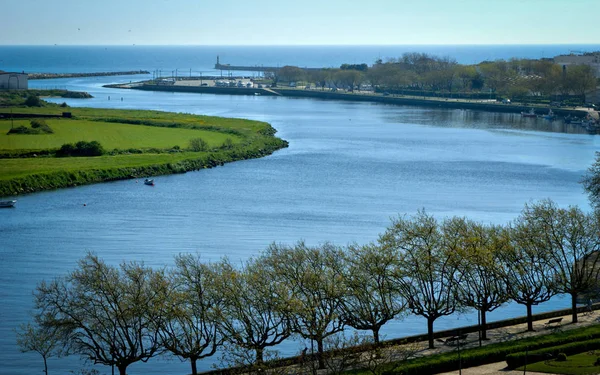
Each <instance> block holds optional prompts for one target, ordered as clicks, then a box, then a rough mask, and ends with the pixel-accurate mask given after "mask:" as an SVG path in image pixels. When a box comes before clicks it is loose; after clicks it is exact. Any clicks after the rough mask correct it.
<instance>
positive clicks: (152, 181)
mask: <svg viewBox="0 0 600 375" xmlns="http://www.w3.org/2000/svg"><path fill="white" fill-rule="evenodd" d="M144 185H151V186H154V180H152V179H149V178H147V179H145V180H144Z"/></svg>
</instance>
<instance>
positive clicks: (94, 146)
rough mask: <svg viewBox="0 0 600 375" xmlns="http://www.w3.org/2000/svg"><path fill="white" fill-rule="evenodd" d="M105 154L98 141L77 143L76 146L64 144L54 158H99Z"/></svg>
mask: <svg viewBox="0 0 600 375" xmlns="http://www.w3.org/2000/svg"><path fill="white" fill-rule="evenodd" d="M104 153H105V151H104V148H103V147H102V145H101V144H100V143H99V142H98V141H91V142H86V141H79V142H77V143H76V144H72V143H66V144H64V145H62V146H61V148H60V149H59V150H58V151H57V152H56V156H59V157H64V156H100V155H103V154H104Z"/></svg>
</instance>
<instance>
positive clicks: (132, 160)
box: [0, 152, 198, 181]
mask: <svg viewBox="0 0 600 375" xmlns="http://www.w3.org/2000/svg"><path fill="white" fill-rule="evenodd" d="M195 157H198V153H196V152H181V153H176V154H131V155H115V156H109V155H104V156H96V157H70V158H21V159H1V161H0V181H2V180H10V179H13V178H17V177H25V176H27V175H31V174H39V173H43V174H46V173H52V172H59V171H69V172H70V171H85V170H90V169H108V168H129V167H140V166H144V165H153V164H164V163H177V162H179V161H182V160H186V159H191V158H195Z"/></svg>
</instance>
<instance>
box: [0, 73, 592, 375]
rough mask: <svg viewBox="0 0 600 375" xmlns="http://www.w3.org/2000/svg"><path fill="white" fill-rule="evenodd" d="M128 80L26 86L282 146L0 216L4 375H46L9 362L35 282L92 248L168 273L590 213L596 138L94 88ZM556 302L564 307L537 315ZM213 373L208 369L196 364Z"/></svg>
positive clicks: (446, 119) (414, 114)
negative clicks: (418, 224) (397, 233)
mask: <svg viewBox="0 0 600 375" xmlns="http://www.w3.org/2000/svg"><path fill="white" fill-rule="evenodd" d="M136 78H137V77H104V78H103V77H97V78H85V79H84V78H81V79H79V78H78V79H62V80H50V81H33V82H31V86H32V87H54V86H60V87H66V88H68V89H73V90H84V91H88V92H90V93H92V94H93V95H94V96H95V97H94V98H93V99H87V100H81V99H79V100H77V99H52V101H55V102H63V101H66V102H67V103H68V104H69V105H70V106H74V107H78V106H89V107H110V108H143V109H153V110H163V111H173V112H186V113H194V114H207V115H218V116H227V117H240V118H251V119H256V120H262V121H267V122H269V123H271V124H272V125H273V126H274V127H275V128H276V129H277V130H278V133H277V134H278V136H279V137H281V138H283V139H286V140H288V141H289V143H290V147H289V148H287V149H283V150H280V151H277V152H276V153H274V154H273V155H271V156H268V157H265V158H261V159H256V160H246V161H241V162H236V163H231V164H227V165H225V166H221V167H217V168H214V169H208V170H202V171H199V172H191V173H186V174H181V175H171V176H160V177H157V178H156V186H154V187H148V186H144V185H143V184H141V183H137V181H135V180H126V181H118V182H111V183H103V184H95V185H89V186H82V187H76V188H69V189H61V190H56V191H48V192H41V193H36V194H29V195H23V196H19V197H17V199H18V204H17V207H16V208H15V209H6V210H0V301H1V303H0V374H22V375H25V374H31V373H35V372H37V371H40V370H41V369H42V361H41V358H40V357H39V356H38V355H36V354H32V353H26V354H22V353H20V352H19V351H18V349H17V348H16V345H15V334H14V330H15V328H16V327H17V326H18V325H19V324H21V323H24V322H26V321H27V320H28V319H29V313H30V312H31V309H32V308H33V302H32V291H33V290H34V288H35V286H36V284H38V283H39V282H40V281H42V280H49V279H51V278H53V277H56V276H60V275H64V274H65V273H66V272H68V271H70V270H72V269H73V268H74V267H75V265H76V262H77V260H78V259H80V258H81V257H83V256H84V255H85V254H86V252H88V251H92V252H95V253H96V254H98V255H99V256H100V257H101V258H103V259H105V260H106V261H107V262H109V263H111V264H118V263H119V262H121V261H134V260H135V261H143V262H145V263H146V264H148V265H150V266H157V267H160V266H165V265H172V264H173V262H172V261H173V256H174V255H176V254H179V253H182V252H198V253H200V254H202V256H203V258H204V259H206V260H207V261H209V260H216V259H219V258H220V257H222V256H225V255H226V256H228V257H229V258H230V259H232V260H234V261H240V260H243V259H247V258H249V257H251V256H255V255H257V254H259V253H260V252H261V251H262V250H263V249H265V248H266V247H267V246H268V245H269V244H270V243H271V242H274V241H275V242H282V243H288V244H291V243H294V242H296V241H298V240H301V239H304V240H306V242H307V243H309V244H318V243H322V242H324V241H333V242H334V243H336V244H338V245H346V244H348V243H352V242H357V243H366V242H368V241H374V240H376V239H377V237H378V235H379V234H380V233H382V232H383V231H384V230H385V228H386V226H388V225H389V223H390V218H393V217H396V216H397V215H404V214H409V215H410V214H414V213H416V211H417V210H419V209H422V208H424V209H425V210H427V211H428V212H430V213H432V214H434V215H435V216H437V217H440V218H443V217H447V216H452V215H460V216H467V217H469V218H472V219H476V220H481V221H484V222H488V223H506V222H507V221H509V220H512V219H514V218H515V217H516V216H517V215H518V213H519V212H520V210H521V209H522V208H523V205H524V203H526V202H529V201H532V200H538V199H543V198H552V199H554V200H555V201H556V202H557V203H558V204H559V205H561V206H566V205H580V206H581V207H583V208H584V209H589V205H588V201H587V197H586V196H585V194H584V192H583V189H582V187H581V185H580V184H579V180H580V179H581V177H582V175H583V174H584V173H585V171H586V169H587V168H588V167H589V166H590V165H591V163H592V162H593V160H594V153H595V151H596V150H598V146H599V144H600V143H599V139H600V138H598V136H593V135H588V134H586V133H585V132H584V131H583V130H581V129H579V128H577V127H570V126H568V125H565V124H563V123H562V122H558V121H557V122H548V121H545V120H541V119H524V118H521V117H520V116H517V115H514V114H499V113H485V112H474V111H463V110H446V109H441V108H440V109H436V108H417V107H403V106H390V105H382V104H372V103H351V102H338V101H320V100H309V99H292V98H281V97H265V96H262V97H261V96H258V97H257V96H248V97H246V96H226V95H223V96H217V95H206V94H185V93H164V92H143V91H134V90H117V89H108V88H103V87H102V85H103V84H105V83H114V82H128V81H129V80H134V79H136ZM109 97H110V98H111V100H109V99H108V98H109ZM121 98H123V100H121ZM84 203H85V204H86V205H85V206H84ZM566 306H568V302H567V301H566V300H565V299H564V298H561V297H560V296H559V297H557V298H555V299H553V300H552V301H551V302H548V303H546V304H543V305H541V306H538V307H534V312H540V311H547V310H551V309H556V308H562V307H566ZM524 313H525V309H524V308H523V307H522V306H519V305H514V304H509V305H506V306H504V307H502V308H500V309H498V310H496V311H495V312H493V313H491V314H490V316H489V320H490V321H493V320H498V319H503V318H507V317H513V316H519V315H523V314H524ZM476 321H477V318H476V315H475V314H473V313H472V312H465V313H462V314H456V315H453V316H450V317H446V318H442V319H439V320H438V321H436V323H435V328H436V329H443V328H450V327H455V326H458V325H466V324H473V323H475V322H476ZM425 331H426V323H425V321H424V320H423V319H421V318H417V317H412V316H409V317H406V318H404V319H403V320H398V321H394V322H391V323H390V324H388V325H387V326H385V327H384V330H383V332H382V333H383V335H384V336H386V337H387V338H393V337H399V336H403V335H410V334H416V333H423V332H425ZM305 345H306V344H305V343H303V342H301V341H300V340H298V339H296V340H292V341H289V342H286V343H284V344H282V345H281V346H280V347H278V348H277V349H279V350H281V354H282V355H291V354H297V353H298V352H299V351H300V350H301V349H302V348H303V347H304V346H305ZM214 364H219V360H218V357H215V358H212V359H209V360H207V361H204V362H202V363H201V364H200V365H199V367H200V368H201V369H209V368H211V367H212V366H213V365H214ZM49 366H50V371H51V372H52V373H68V372H69V371H70V370H74V371H77V370H78V369H79V368H82V367H89V366H91V364H86V363H84V362H81V361H79V360H78V359H77V358H72V357H68V358H59V359H51V360H50V362H49ZM95 368H97V369H98V370H100V372H101V373H103V374H108V373H110V369H109V368H105V367H102V366H96V367H95ZM128 372H129V373H130V374H142V373H143V374H184V373H189V365H188V364H187V363H181V362H179V361H178V360H172V359H168V358H157V359H152V360H151V361H150V362H149V363H147V364H136V365H133V366H131V367H130V369H129V371H128Z"/></svg>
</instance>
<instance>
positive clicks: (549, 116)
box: [542, 109, 556, 120]
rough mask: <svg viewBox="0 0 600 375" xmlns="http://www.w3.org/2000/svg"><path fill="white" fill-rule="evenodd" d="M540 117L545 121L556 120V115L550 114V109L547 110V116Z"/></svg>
mask: <svg viewBox="0 0 600 375" xmlns="http://www.w3.org/2000/svg"><path fill="white" fill-rule="evenodd" d="M542 117H543V118H544V119H546V120H554V119H555V118H556V115H555V114H554V112H552V109H549V110H548V114H547V115H543V116H542Z"/></svg>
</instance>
